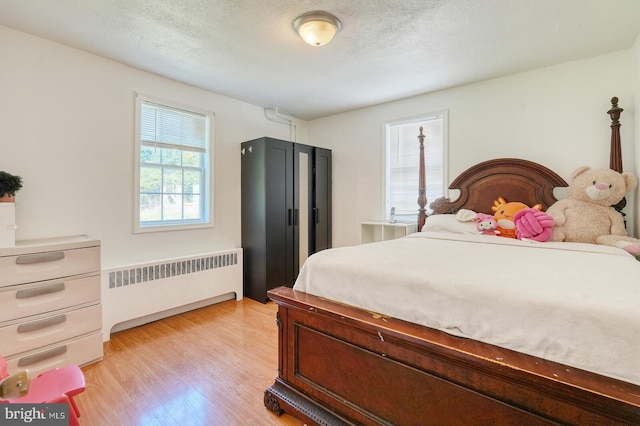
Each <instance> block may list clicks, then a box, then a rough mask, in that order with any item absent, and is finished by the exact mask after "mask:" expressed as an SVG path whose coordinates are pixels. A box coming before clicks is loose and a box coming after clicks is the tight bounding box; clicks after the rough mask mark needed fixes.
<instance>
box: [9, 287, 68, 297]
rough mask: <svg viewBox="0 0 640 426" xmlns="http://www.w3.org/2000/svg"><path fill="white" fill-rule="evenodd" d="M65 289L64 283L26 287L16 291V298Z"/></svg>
mask: <svg viewBox="0 0 640 426" xmlns="http://www.w3.org/2000/svg"><path fill="white" fill-rule="evenodd" d="M64 289H65V285H64V283H57V284H51V285H47V286H44V287H35V288H26V289H24V290H19V291H18V292H17V293H16V299H27V298H29V297H36V296H42V295H44V294H51V293H57V292H59V291H63V290H64Z"/></svg>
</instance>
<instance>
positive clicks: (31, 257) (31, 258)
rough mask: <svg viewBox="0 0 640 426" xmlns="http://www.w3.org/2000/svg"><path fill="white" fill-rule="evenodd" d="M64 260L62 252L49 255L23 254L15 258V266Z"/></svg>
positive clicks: (53, 252)
mask: <svg viewBox="0 0 640 426" xmlns="http://www.w3.org/2000/svg"><path fill="white" fill-rule="evenodd" d="M61 259H64V252H63V251H52V252H49V253H37V254H25V255H23V256H18V257H17V258H16V265H31V264H32V263H44V262H53V261H56V260H61Z"/></svg>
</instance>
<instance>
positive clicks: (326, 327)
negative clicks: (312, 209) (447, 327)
mask: <svg viewBox="0 0 640 426" xmlns="http://www.w3.org/2000/svg"><path fill="white" fill-rule="evenodd" d="M269 297H270V298H271V299H272V300H274V301H275V302H276V303H277V304H278V305H279V310H278V320H277V321H278V326H279V328H280V334H279V366H278V377H277V378H276V381H275V383H274V384H273V386H271V387H269V388H268V389H267V390H266V391H265V395H264V402H265V406H266V407H267V408H269V409H271V410H272V411H274V412H276V413H281V412H283V411H285V412H287V413H288V414H291V415H293V416H296V417H299V418H300V419H302V420H303V421H305V422H307V423H309V424H321V425H336V424H364V425H374V424H396V425H413V424H439V425H443V424H461V425H462V424H464V425H469V424H500V425H508V424H513V425H522V424H527V425H537V424H554V423H559V424H575V425H587V424H594V425H595V424H597V425H605V424H640V386H635V385H631V384H629V383H625V382H622V381H618V380H614V379H609V378H606V377H602V376H599V375H597V374H592V373H588V372H585V371H581V370H576V369H573V368H571V367H567V366H565V365H561V364H557V363H553V362H549V361H545V360H543V359H540V358H536V357H532V356H528V355H524V354H521V353H517V352H514V351H510V350H506V349H502V348H499V347H495V346H491V345H487V344H483V343H480V342H477V341H474V340H470V339H463V338H457V337H454V336H451V335H448V334H446V333H443V332H440V331H437V330H433V329H430V328H427V327H422V326H418V325H415V324H411V323H407V322H405V321H400V320H397V319H394V318H388V317H383V316H380V315H377V314H375V313H371V312H367V311H364V310H361V309H356V308H353V307H350V306H346V305H342V304H338V303H335V302H331V301H328V300H324V299H321V298H318V297H316V296H312V295H309V294H306V293H302V292H297V291H294V290H292V289H290V288H286V287H282V288H277V289H274V290H272V291H269Z"/></svg>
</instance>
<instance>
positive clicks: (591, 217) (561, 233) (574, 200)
mask: <svg viewBox="0 0 640 426" xmlns="http://www.w3.org/2000/svg"><path fill="white" fill-rule="evenodd" d="M637 184H638V181H637V179H636V178H635V176H633V175H632V174H630V173H618V172H616V171H615V170H611V169H595V168H591V167H587V166H583V167H579V168H578V169H576V170H575V171H574V172H573V174H572V175H571V184H570V185H569V197H568V198H566V199H564V200H559V201H556V202H555V203H554V204H553V205H552V206H551V207H549V208H548V209H547V213H548V214H549V215H550V216H551V217H553V219H554V221H555V225H554V227H553V232H552V234H551V241H571V242H578V243H591V244H604V245H609V246H614V247H620V248H623V249H625V250H627V251H628V252H629V253H631V254H634V255H636V256H637V255H639V254H640V240H638V239H635V238H631V237H628V236H627V231H626V229H625V226H624V220H623V218H622V215H621V214H620V213H619V212H618V211H616V209H615V208H613V207H612V206H614V205H616V204H617V203H618V202H620V201H621V200H622V198H623V197H624V194H625V193H626V192H628V191H631V190H632V189H634V188H635V187H636V186H637Z"/></svg>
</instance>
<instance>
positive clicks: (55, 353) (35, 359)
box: [18, 345, 67, 367]
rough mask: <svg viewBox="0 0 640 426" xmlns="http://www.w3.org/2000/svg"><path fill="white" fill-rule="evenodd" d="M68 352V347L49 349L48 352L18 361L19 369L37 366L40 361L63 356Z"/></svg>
mask: <svg viewBox="0 0 640 426" xmlns="http://www.w3.org/2000/svg"><path fill="white" fill-rule="evenodd" d="M66 352H67V345H63V346H59V347H57V348H53V349H49V350H48V351H44V352H40V353H39V354H34V355H29V356H25V357H24V358H20V361H18V367H27V366H29V365H31V364H35V363H37V362H40V361H44V360H45V359H48V358H53V357H54V356H58V355H62V354H63V353H66Z"/></svg>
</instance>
